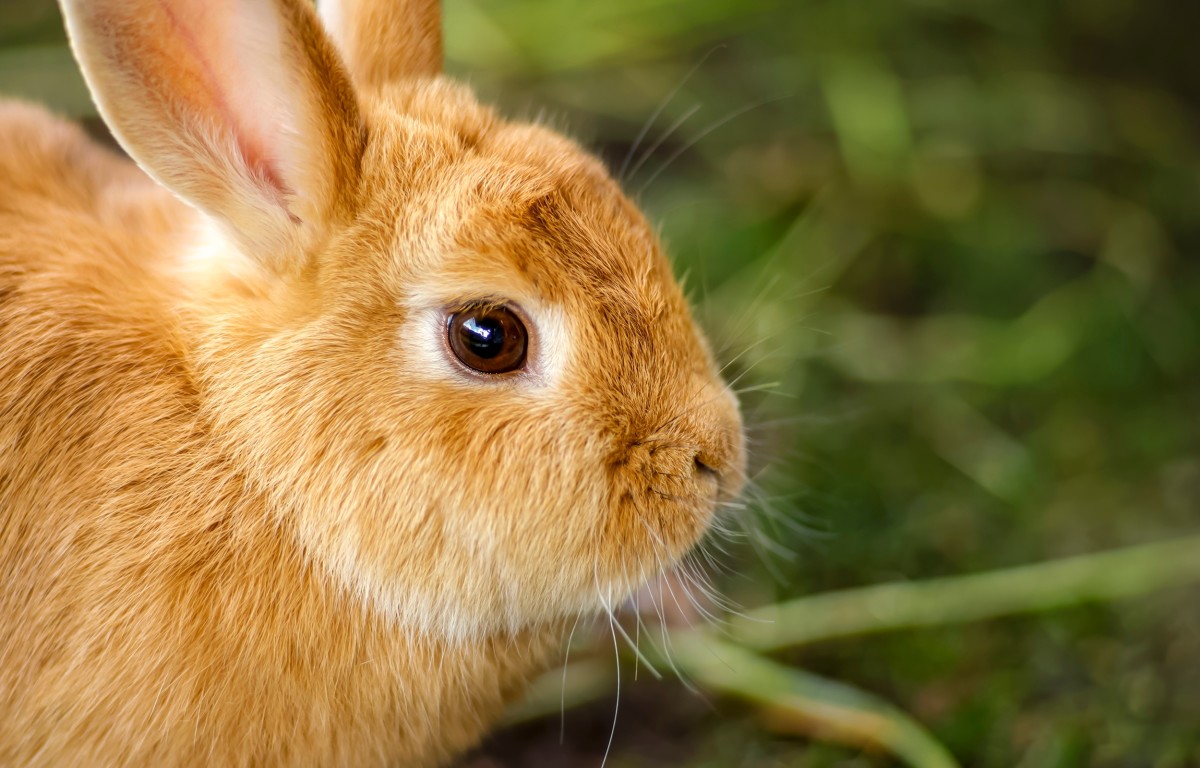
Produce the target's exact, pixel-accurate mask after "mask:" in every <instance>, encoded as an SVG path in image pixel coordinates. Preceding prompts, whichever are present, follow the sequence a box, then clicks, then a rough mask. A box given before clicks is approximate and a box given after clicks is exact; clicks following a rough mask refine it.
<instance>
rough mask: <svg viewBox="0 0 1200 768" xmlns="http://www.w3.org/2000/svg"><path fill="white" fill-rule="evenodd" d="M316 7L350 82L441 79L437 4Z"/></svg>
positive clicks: (355, 0)
mask: <svg viewBox="0 0 1200 768" xmlns="http://www.w3.org/2000/svg"><path fill="white" fill-rule="evenodd" d="M317 7H318V8H319V9H320V13H321V19H322V20H323V21H324V22H325V26H326V28H327V29H328V30H329V32H330V34H332V35H333V38H334V40H336V41H337V44H338V47H339V48H341V50H342V53H343V54H344V55H345V57H346V62H347V63H348V64H349V66H350V72H351V74H352V75H353V76H354V82H356V83H358V84H360V85H364V86H380V85H384V84H385V83H390V82H393V81H395V80H400V79H403V78H406V77H432V76H434V75H438V74H441V72H442V4H441V0H318V2H317Z"/></svg>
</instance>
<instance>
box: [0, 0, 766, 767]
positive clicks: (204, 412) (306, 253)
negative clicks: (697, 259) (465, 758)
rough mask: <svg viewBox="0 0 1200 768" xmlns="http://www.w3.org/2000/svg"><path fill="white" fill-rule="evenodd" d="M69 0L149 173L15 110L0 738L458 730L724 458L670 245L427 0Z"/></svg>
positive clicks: (676, 545)
mask: <svg viewBox="0 0 1200 768" xmlns="http://www.w3.org/2000/svg"><path fill="white" fill-rule="evenodd" d="M62 5H63V10H64V13H65V16H66V20H67V27H68V31H69V34H70V38H71V42H72V45H73V47H74V50H75V53H76V56H77V58H78V59H79V62H80V65H81V66H82V68H83V72H84V74H85V76H86V78H87V81H88V84H89V86H90V88H91V91H92V94H93V96H94V98H95V100H96V103H97V105H98V106H99V108H100V112H101V114H102V115H103V116H104V119H105V121H106V122H107V123H108V126H109V127H110V128H111V129H112V131H113V133H114V135H115V136H116V137H117V139H118V140H119V141H120V143H121V145H122V146H123V147H124V148H125V150H126V151H127V152H128V153H129V155H130V156H131V157H132V158H133V159H134V160H135V161H137V163H138V165H139V166H140V167H141V169H142V171H144V172H145V173H142V171H139V170H138V169H137V168H135V167H134V166H133V165H131V164H129V163H128V162H127V161H125V160H122V159H119V158H117V157H115V156H113V155H111V154H110V153H109V152H107V151H106V150H104V149H102V148H101V147H99V146H97V145H95V144H93V143H91V142H90V141H89V140H87V139H86V138H85V137H84V135H83V134H82V133H81V132H80V131H79V130H78V129H76V128H74V127H72V126H70V125H67V124H64V123H62V122H60V121H58V120H56V119H55V118H53V117H51V116H50V115H48V114H46V113H45V112H44V111H42V110H41V109H38V108H35V107H31V106H26V105H21V104H15V103H0V189H2V190H3V192H2V194H0V568H2V578H0V764H3V765H54V766H61V765H155V766H158V765H206V766H207V765H403V766H420V765H436V764H441V763H444V762H446V761H447V760H449V759H450V758H451V757H452V756H454V755H456V754H458V753H460V752H461V751H462V750H464V749H466V748H469V747H470V746H471V745H473V744H475V743H476V742H477V741H478V740H479V738H480V737H481V735H482V734H483V733H484V731H485V730H486V729H487V728H488V726H489V725H490V724H491V723H492V722H494V720H495V719H496V718H497V717H498V716H499V714H500V713H501V711H502V709H503V707H504V705H505V704H506V703H507V702H509V701H511V700H512V699H513V698H515V697H517V696H519V695H520V693H521V691H522V688H523V686H524V684H525V682H526V681H527V679H528V678H529V677H530V676H531V675H533V674H535V673H536V672H537V671H539V670H540V669H541V668H543V667H544V666H545V665H546V664H548V663H550V662H551V661H552V659H553V657H554V654H555V652H556V650H557V646H558V643H559V641H560V639H561V637H562V634H563V632H562V630H563V627H564V625H565V624H569V623H570V621H571V620H572V619H573V618H574V617H575V616H577V615H579V614H580V613H586V612H592V611H595V610H597V609H598V608H599V607H601V606H602V605H604V604H606V603H607V604H611V603H612V602H614V601H619V600H621V599H622V598H623V597H624V596H625V595H626V594H628V593H629V591H630V590H631V589H633V588H635V587H636V586H638V585H639V584H640V583H642V582H643V581H644V580H645V579H647V578H649V577H650V576H652V575H654V574H655V573H658V572H660V571H661V570H662V569H663V568H665V567H668V566H669V565H670V564H671V563H672V562H673V561H674V560H675V559H676V558H678V557H679V556H681V555H682V554H683V553H684V552H686V551H687V550H688V548H690V547H691V546H692V545H693V544H694V543H695V541H696V540H697V538H698V537H699V536H700V535H701V534H702V533H703V532H704V530H705V529H706V527H707V525H708V523H709V521H710V519H711V517H712V515H713V513H714V510H715V508H716V506H717V505H718V504H719V503H720V499H722V498H724V497H727V496H728V495H730V494H734V493H736V492H737V491H738V489H739V487H740V485H741V481H742V472H743V462H744V458H743V441H742V436H741V424H740V420H739V416H738V411H737V405H736V402H735V400H734V398H733V396H732V394H731V393H730V392H729V390H728V388H727V387H725V386H724V385H723V384H722V382H721V380H720V376H719V374H718V372H717V370H716V369H715V367H714V364H713V360H712V356H711V354H710V353H709V351H708V348H707V346H706V343H705V341H704V339H703V337H702V336H701V334H700V332H699V331H698V330H697V328H696V326H695V324H694V323H693V321H692V318H691V315H690V314H689V311H688V307H687V305H686V302H685V300H684V298H683V295H682V293H681V291H680V289H679V287H678V285H677V284H676V282H675V281H674V279H673V278H672V275H671V269H670V266H669V264H668V263H667V260H666V259H665V257H664V256H663V254H662V252H661V249H660V247H659V245H658V243H657V242H656V240H655V237H654V235H653V233H652V231H651V229H650V228H649V227H648V226H647V224H646V222H645V221H644V220H643V218H642V217H641V215H640V214H639V213H638V211H637V210H636V208H635V207H634V206H633V205H632V204H631V203H630V202H629V201H628V200H627V199H626V198H625V197H623V196H622V194H621V192H620V191H619V189H618V188H617V185H616V184H615V183H614V182H613V181H612V180H611V179H610V178H609V177H608V176H607V174H606V173H605V171H604V169H603V168H602V167H601V165H600V163H599V162H597V161H596V160H595V159H593V158H591V157H590V156H588V155H587V154H585V153H584V152H583V151H581V150H580V149H579V148H578V147H577V146H576V145H574V144H573V143H571V142H570V141H568V140H566V139H564V138H561V137H560V136H558V135H555V134H554V133H552V132H550V131H548V130H546V129H545V128H542V127H539V126H535V125H523V124H514V123H509V122H505V121H504V120H501V119H500V118H499V117H497V116H496V115H495V114H494V113H493V112H492V111H491V110H489V109H487V108H484V107H481V106H479V105H478V104H477V103H476V101H475V99H474V98H473V97H472V95H471V94H470V93H469V92H468V91H467V90H466V89H465V88H463V87H462V86H459V85H455V84H454V83H451V82H449V81H448V80H446V79H444V78H443V77H441V76H440V74H439V72H440V69H441V40H440V30H439V27H440V17H439V11H438V6H437V3H436V1H435V0H357V1H356V0H342V1H341V2H334V3H330V4H328V5H323V6H322V7H321V9H320V12H319V13H320V17H318V14H317V12H314V10H313V9H312V8H311V7H309V6H308V5H307V3H306V2H304V0H63V3H62ZM322 21H323V22H324V25H323V24H322ZM326 30H328V31H326ZM146 174H148V175H149V177H152V178H153V181H152V180H151V178H148V177H147V175H146ZM155 181H157V184H156V183H155Z"/></svg>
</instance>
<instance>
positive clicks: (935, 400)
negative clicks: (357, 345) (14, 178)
mask: <svg viewBox="0 0 1200 768" xmlns="http://www.w3.org/2000/svg"><path fill="white" fill-rule="evenodd" d="M446 25H447V50H448V58H449V68H450V70H451V71H452V72H453V73H455V74H458V75H461V76H463V77H465V78H467V79H468V80H470V81H471V82H472V83H474V84H475V85H476V86H477V87H478V89H479V90H480V91H481V93H482V94H483V95H484V96H485V98H487V99H489V100H492V101H495V102H497V103H499V104H501V105H502V107H503V109H504V110H505V111H506V112H507V113H508V114H510V115H514V116H527V117H541V118H542V119H546V120H548V121H550V122H552V123H553V124H555V125H558V126H561V127H563V128H564V129H565V130H567V131H568V132H570V133H572V134H573V135H575V136H577V137H578V138H580V139H581V140H582V141H583V142H584V143H586V144H588V145H589V146H591V147H593V148H595V149H596V151H598V152H599V153H600V154H601V155H602V156H603V157H604V158H605V159H606V160H608V161H609V162H610V164H611V165H612V166H613V168H614V170H615V169H618V168H620V167H621V166H622V165H623V163H624V162H625V158H626V157H627V156H629V157H631V158H632V159H631V160H630V161H629V163H628V165H629V166H630V167H631V168H633V171H634V172H633V173H631V174H629V178H628V181H627V188H628V189H629V190H630V192H631V193H632V194H634V195H636V197H637V198H638V199H639V200H640V202H641V203H642V204H643V205H644V207H645V208H646V209H647V211H648V212H649V214H650V215H651V217H652V218H653V219H655V220H656V221H657V222H659V223H660V225H661V227H662V231H663V235H664V237H665V238H666V240H667V241H668V243H669V245H670V249H671V252H672V254H673V255H674V259H675V261H676V263H677V265H678V269H679V271H680V272H681V273H686V274H687V275H688V284H689V286H690V290H691V292H692V294H693V297H694V300H695V302H696V304H697V307H698V311H699V313H700V315H701V317H702V318H703V320H704V322H705V324H706V326H707V327H708V329H709V330H710V333H711V335H712V336H713V338H714V340H715V342H716V346H717V347H718V349H719V350H720V351H721V355H722V357H723V359H724V360H726V361H730V369H729V370H730V376H731V377H732V378H735V379H737V381H738V386H739V387H743V388H745V389H746V390H747V391H746V393H745V394H744V395H743V404H744V410H745V413H746V415H747V417H748V421H749V423H750V434H751V438H752V441H753V452H754V453H753V463H754V471H755V474H756V477H757V482H756V489H755V491H754V493H753V494H752V499H753V500H754V501H755V504H754V509H753V511H752V512H750V513H747V515H746V516H747V517H752V518H753V519H754V521H755V524H756V530H757V531H759V534H757V535H755V536H750V537H747V538H746V539H745V540H744V541H741V542H735V544H734V547H733V554H732V557H731V558H729V559H728V561H729V563H730V565H731V567H732V569H733V570H734V571H735V574H734V575H726V576H721V577H719V581H720V583H721V585H722V588H723V589H724V590H725V591H726V592H727V593H728V594H730V595H731V596H733V597H734V598H735V599H736V600H737V601H738V602H739V603H741V604H742V605H745V606H748V607H755V606H759V605H763V604H767V603H771V602H774V601H777V600H784V599H788V598H792V597H796V596H802V595H808V594H813V593H818V592H824V591H827V590H833V589H839V588H845V587H850V586H855V585H865V584H874V583H877V582H885V581H903V580H915V579H924V578H930V577H941V576H951V575H956V574H966V573H974V572H979V571H984V570H989V569H995V568H1002V567H1006V566H1012V565H1017V564H1022V563H1027V562H1033V561H1041V560H1047V559H1052V558H1058V557H1064V556H1069V555H1075V554H1080V553H1086V552H1092V551H1097V550H1101V549H1106V548H1112V547H1117V546H1121V545H1128V544H1136V543H1141V542H1148V541H1158V540H1168V539H1171V538H1173V537H1180V536H1183V535H1186V534H1189V533H1197V532H1200V354H1198V349H1200V255H1198V254H1200V130H1198V129H1200V120H1198V118H1200V114H1198V107H1200V53H1198V52H1197V51H1198V50H1200V47H1198V46H1197V45H1196V43H1195V41H1194V36H1195V31H1196V30H1197V29H1198V28H1200V6H1193V5H1192V4H1188V3H1182V2H1177V1H1172V2H1168V0H1149V1H1147V2H1137V1H1136V0H1062V1H1061V2H1044V1H1043V2H1034V1H1033V0H1004V1H1002V0H960V1H958V2H955V1H953V0H892V1H891V2H883V1H882V0H876V1H875V2H871V1H869V0H844V1H834V0H686V1H685V0H670V1H669V2H668V1H667V0H605V2H583V1H582V0H446ZM693 69H694V72H692V74H691V76H690V77H689V76H688V73H689V71H692V70H693ZM673 92H674V95H673V96H672V93H673ZM0 93H7V94H16V95H21V96H24V97H26V98H30V99H35V100H38V101H41V102H44V103H48V104H51V105H52V106H54V107H55V108H57V109H59V110H60V111H63V112H65V113H67V114H72V115H79V116H89V115H91V114H92V109H91V107H90V105H89V101H88V99H87V94H86V91H85V90H84V88H83V86H82V82H81V80H80V78H79V76H78V75H77V74H76V70H75V66H74V63H73V61H72V60H71V59H70V56H69V54H68V52H67V51H66V49H65V48H64V45H63V40H62V32H61V27H60V22H59V21H58V17H57V12H56V11H55V9H54V6H53V4H52V3H50V2H46V1H45V0H7V2H3V3H0ZM652 116H656V117H655V119H654V120H653V121H652V124H651V125H650V127H649V129H648V131H647V132H646V136H645V138H644V139H643V140H642V141H641V143H640V145H639V146H638V148H637V150H636V151H632V147H633V145H634V143H635V139H636V137H637V136H638V135H639V133H640V132H641V130H642V128H643V125H645V124H646V123H647V120H648V119H650V118H651V117H652ZM672 127H675V130H673V131H671V132H669V134H668V129H670V128H672ZM693 142H694V144H693ZM649 149H653V152H652V153H650V154H649V155H648V156H646V157H645V159H643V153H644V152H645V151H646V150H649ZM627 170H628V169H627ZM0 194H2V191H0ZM1198 556H1200V555H1198ZM1035 589H1036V588H1035ZM1198 598H1200V591H1198V590H1197V589H1195V588H1179V589H1173V590H1166V591H1161V592H1155V593H1152V594H1147V595H1144V596H1139V597H1135V598H1131V599H1127V600H1124V601H1122V602H1118V603H1114V604H1105V605H1081V606H1078V607H1072V608H1068V609H1063V610H1058V611H1054V612H1051V613H1042V614H1038V615H1034V616H1030V617H1024V618H1009V619H996V620H990V621H985V622H978V623H973V624H966V625H952V626H947V627H934V628H926V629H919V630H911V631H902V632H894V633H888V634H881V635H874V636H867V637H860V638H853V637H852V638H843V639H838V640H833V641H827V642H821V643H817V644H814V645H809V646H805V647H803V648H801V649H797V650H794V651H790V652H789V651H784V652H782V653H780V654H776V656H775V658H777V659H779V660H781V661H784V662H787V663H789V664H795V665H798V666H801V667H803V668H804V669H807V670H809V671H812V672H816V673H818V674H820V675H823V676H824V677H827V678H833V679H836V680H841V681H844V682H847V683H851V684H853V685H855V686H857V687H859V688H861V689H865V690H870V691H873V692H874V693H876V694H878V695H880V696H882V697H884V698H886V699H887V700H890V701H891V702H892V703H894V704H895V705H897V706H898V707H899V708H900V709H902V710H904V711H906V712H908V713H909V714H910V715H912V716H913V717H914V718H915V719H917V720H919V721H920V722H921V723H923V724H924V725H925V726H926V727H927V728H928V729H929V730H930V731H931V732H932V733H933V734H934V735H935V736H936V737H937V738H938V739H939V740H940V741H941V742H942V743H944V744H945V745H946V746H947V748H948V749H949V750H950V751H951V752H952V753H953V754H954V755H955V756H956V757H957V758H958V759H959V760H960V761H961V762H962V763H963V764H964V765H967V766H995V767H997V768H1000V767H1008V766H1029V767H1033V766H1153V767H1154V768H1173V767H1175V766H1200V611H1198V610H1197V605H1198V602H1197V600H1198ZM602 637H607V635H603V636H602ZM600 649H601V651H603V649H604V646H603V644H601V645H600ZM608 652H609V653H610V654H611V647H609V650H608ZM670 677H671V676H670V675H668V678H670ZM622 700H623V704H622V706H623V708H624V710H623V714H622V716H621V718H620V720H619V721H618V726H617V736H616V742H615V745H614V750H613V754H612V755H611V756H610V758H609V765H612V766H630V767H632V766H660V765H662V766H665V765H671V766H674V765H678V766H694V767H695V768H700V767H701V766H714V767H715V766H747V767H750V766H755V767H758V766H764V767H765V766H806V767H811V768H817V767H818V766H884V765H891V764H893V763H892V759H891V758H889V757H888V756H886V755H883V754H880V753H877V752H870V751H864V750H863V749H862V748H860V747H855V746H849V747H846V746H834V745H832V744H827V743H825V742H823V741H821V740H819V739H818V740H817V741H810V740H807V739H805V738H798V737H796V736H794V735H789V734H788V733H785V731H787V730H788V729H787V728H780V727H778V723H773V722H771V720H770V718H767V719H765V720H764V718H763V716H762V715H763V713H762V709H761V708H758V707H753V706H746V705H741V704H737V703H735V702H731V701H728V700H725V699H722V698H721V697H719V696H709V697H707V699H706V698H704V697H697V696H694V695H693V694H691V693H689V692H687V691H686V690H685V689H684V688H683V687H682V686H680V685H678V684H676V683H672V682H670V681H668V682H665V683H653V682H647V681H646V679H645V676H643V680H642V681H639V682H638V683H637V684H632V683H630V682H629V681H628V680H626V683H625V689H624V691H623V695H622ZM611 710H612V700H611V698H605V699H602V700H600V701H598V702H596V703H594V704H593V705H591V706H589V707H585V708H583V709H582V710H580V711H578V712H573V713H569V715H568V718H567V722H566V732H567V738H566V743H565V744H564V745H562V746H560V745H559V744H558V730H559V723H558V719H557V718H552V722H541V723H534V724H532V725H526V726H522V727H521V728H520V729H518V730H515V731H510V732H508V733H507V734H502V735H501V736H499V737H497V738H496V739H494V740H493V741H492V742H490V743H489V745H488V746H487V747H486V748H485V750H484V752H482V753H480V754H479V755H477V756H475V757H473V758H471V761H472V762H471V764H472V765H479V766H484V765H497V764H502V765H531V766H555V765H595V764H597V763H598V761H599V759H600V756H601V755H602V754H603V753H604V749H605V745H606V743H607V739H608V730H609V725H610V722H611Z"/></svg>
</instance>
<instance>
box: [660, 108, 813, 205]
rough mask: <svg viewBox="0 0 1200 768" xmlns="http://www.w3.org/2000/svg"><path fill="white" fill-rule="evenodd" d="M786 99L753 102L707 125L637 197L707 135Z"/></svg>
mask: <svg viewBox="0 0 1200 768" xmlns="http://www.w3.org/2000/svg"><path fill="white" fill-rule="evenodd" d="M787 98H791V96H790V94H789V95H788V96H776V97H774V98H770V99H764V100H762V101H758V102H755V103H753V104H750V105H748V106H745V107H742V108H741V109H738V110H735V111H734V112H732V113H731V114H729V115H726V116H725V117H723V118H721V119H720V120H717V121H716V122H714V123H710V124H709V125H708V127H706V128H705V129H704V130H702V131H700V133H698V134H697V135H696V137H695V138H693V139H692V140H691V141H689V142H688V143H686V144H684V145H683V146H682V147H680V148H679V149H677V150H675V151H674V152H672V153H671V155H670V157H668V158H667V159H666V161H664V162H663V164H662V165H660V166H659V167H658V168H657V169H656V170H655V171H654V173H652V174H651V175H650V178H649V179H647V180H646V182H645V183H644V184H642V186H641V189H639V190H638V193H637V196H638V197H640V196H641V195H642V194H643V193H644V192H645V191H646V189H647V188H648V187H649V186H650V185H651V184H653V183H654V181H655V179H657V178H658V177H659V176H660V175H661V174H662V172H663V171H665V170H666V169H667V168H668V167H669V166H670V165H671V163H673V162H675V160H677V159H678V158H679V157H680V156H681V155H682V154H683V153H685V152H687V151H688V150H689V149H691V148H692V147H694V146H696V144H698V143H699V142H700V141H702V140H703V139H705V138H706V137H707V136H708V135H709V134H711V133H713V132H714V131H716V130H718V129H720V128H722V127H724V126H725V125H727V124H729V123H730V122H732V121H733V120H736V119H737V118H739V117H741V116H742V115H744V114H746V113H747V112H750V111H752V110H755V109H758V108H759V107H763V106H766V105H767V104H770V103H772V102H776V101H782V100H783V99H787Z"/></svg>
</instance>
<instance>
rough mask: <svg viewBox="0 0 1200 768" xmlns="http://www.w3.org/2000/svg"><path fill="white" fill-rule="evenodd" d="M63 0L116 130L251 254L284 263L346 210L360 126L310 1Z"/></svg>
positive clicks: (94, 88) (150, 167)
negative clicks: (226, 227)
mask: <svg viewBox="0 0 1200 768" xmlns="http://www.w3.org/2000/svg"><path fill="white" fill-rule="evenodd" d="M62 6H63V11H64V14H65V16H66V22H67V29H68V32H69V35H70V38H71V45H72V47H73V48H74V50H75V56H76V57H77V58H78V59H79V63H80V65H81V67H82V69H83V73H84V76H85V78H86V79H87V82H88V86H89V88H90V89H91V92H92V96H93V98H94V99H95V100H96V104H97V106H98V107H99V109H100V112H101V114H102V115H103V116H104V119H105V122H107V123H108V126H109V128H110V129H112V131H113V133H114V135H115V136H116V137H117V140H118V141H119V142H120V143H121V145H122V146H123V147H124V148H125V150H126V151H127V152H128V153H129V154H130V155H131V156H132V157H133V158H134V159H135V160H136V161H137V162H138V164H139V165H141V166H142V168H144V169H145V170H146V171H147V172H148V173H149V174H150V175H152V176H154V177H155V178H156V179H157V180H158V181H159V182H160V183H161V184H163V185H164V186H166V187H167V188H169V189H170V190H172V191H173V192H175V193H176V194H177V195H179V196H180V197H182V198H184V199H185V200H187V201H188V202H190V203H191V204H193V205H194V206H196V207H197V208H199V209H201V210H203V211H204V212H206V213H208V214H210V215H212V216H213V217H215V218H216V219H218V220H219V221H221V222H222V223H224V224H226V225H227V226H228V227H229V228H230V229H231V230H232V233H233V235H234V236H235V238H236V239H237V240H238V241H239V243H240V244H241V245H242V246H243V247H244V248H246V249H247V250H249V251H250V252H251V253H252V254H254V255H255V256H257V257H259V258H261V259H263V260H266V261H270V260H271V259H276V260H278V259H282V258H284V256H286V255H287V254H288V253H290V252H291V248H292V247H294V246H297V245H301V246H302V245H303V244H304V243H305V242H307V240H308V238H311V237H313V236H314V235H315V234H316V233H317V232H318V231H320V230H322V229H324V227H325V225H326V224H327V223H328V222H329V221H330V220H331V219H337V218H339V216H341V215H344V214H345V212H346V210H347V209H348V208H349V206H350V204H351V203H350V201H349V200H348V198H349V195H350V192H351V190H352V185H353V184H354V182H355V175H356V173H357V168H358V163H359V160H360V158H361V154H362V151H363V145H364V143H365V131H364V129H363V127H362V122H361V118H360V115H359V112H358V106H357V101H356V97H355V93H354V90H353V88H352V86H351V84H350V80H349V77H348V75H347V73H346V71H345V69H344V67H343V65H342V63H341V60H340V59H339V57H338V54H337V51H336V50H335V49H334V47H333V44H332V42H331V41H330V40H329V39H328V37H327V36H326V34H325V32H324V30H323V29H322V28H321V25H320V21H319V20H318V19H317V18H316V15H315V14H314V12H313V10H312V8H311V7H310V6H308V5H307V4H306V3H305V2H304V0H62ZM283 266H287V265H283Z"/></svg>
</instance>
